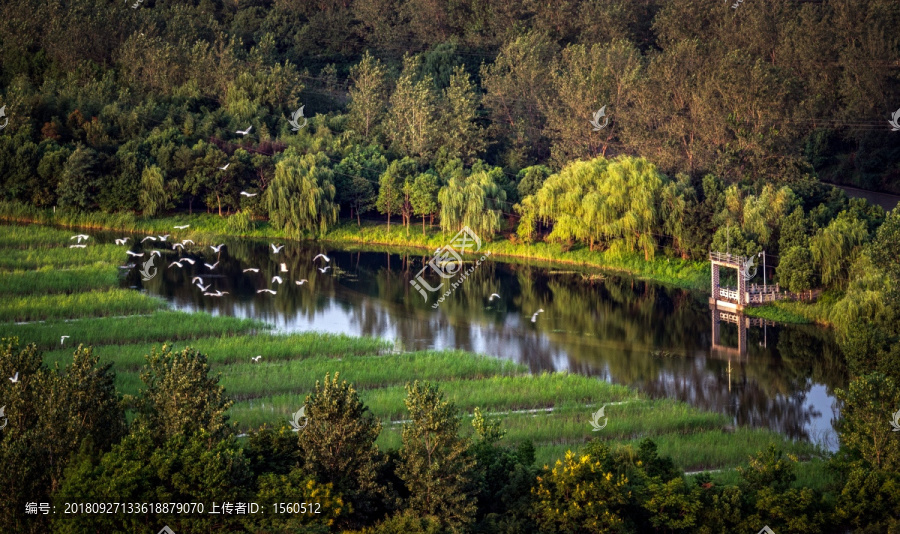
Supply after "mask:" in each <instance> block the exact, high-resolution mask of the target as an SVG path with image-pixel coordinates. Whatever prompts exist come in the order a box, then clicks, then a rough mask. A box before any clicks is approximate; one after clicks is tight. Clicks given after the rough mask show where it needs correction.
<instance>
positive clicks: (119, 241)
mask: <svg viewBox="0 0 900 534" xmlns="http://www.w3.org/2000/svg"><path fill="white" fill-rule="evenodd" d="M129 239H131V238H130V237H123V238H122V239H116V244H117V245H124V244H125V242H126V241H128V240H129Z"/></svg>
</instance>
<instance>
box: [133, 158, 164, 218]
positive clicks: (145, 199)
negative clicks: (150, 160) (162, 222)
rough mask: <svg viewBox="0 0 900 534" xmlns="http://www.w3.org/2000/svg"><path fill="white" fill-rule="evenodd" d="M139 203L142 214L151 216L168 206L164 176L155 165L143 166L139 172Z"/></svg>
mask: <svg viewBox="0 0 900 534" xmlns="http://www.w3.org/2000/svg"><path fill="white" fill-rule="evenodd" d="M140 203H141V211H143V212H144V215H149V216H151V217H152V216H154V215H157V214H159V213H161V212H162V211H163V210H165V209H166V208H167V207H168V203H169V195H168V194H167V193H166V184H165V176H164V175H163V172H162V170H161V169H160V168H159V167H157V166H156V165H153V166H152V167H145V168H144V172H143V173H141V196H140Z"/></svg>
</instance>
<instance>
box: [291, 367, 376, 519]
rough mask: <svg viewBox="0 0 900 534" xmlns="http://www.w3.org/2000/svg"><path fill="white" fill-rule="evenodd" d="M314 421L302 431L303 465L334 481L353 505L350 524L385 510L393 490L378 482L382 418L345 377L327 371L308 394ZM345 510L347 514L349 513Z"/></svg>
mask: <svg viewBox="0 0 900 534" xmlns="http://www.w3.org/2000/svg"><path fill="white" fill-rule="evenodd" d="M305 406H306V416H307V417H308V418H309V423H308V424H307V426H306V428H304V429H303V431H301V432H298V444H299V447H300V455H301V457H302V458H303V469H304V471H305V472H307V473H309V474H311V475H312V476H314V477H315V478H316V479H317V480H319V481H320V482H323V483H328V484H330V485H331V486H332V487H333V488H334V490H335V491H336V492H338V493H339V494H341V495H343V496H344V500H345V501H346V502H347V503H348V504H349V505H350V509H351V510H352V515H350V517H349V521H350V522H351V524H353V525H355V526H362V525H365V524H366V523H369V522H370V521H371V520H372V519H375V518H376V517H378V516H377V515H376V513H377V512H379V511H382V512H383V511H384V510H383V507H382V506H381V503H382V502H384V501H385V500H386V497H387V496H388V493H387V491H386V489H385V488H384V487H383V486H381V485H380V484H379V483H378V480H377V475H378V471H379V469H380V468H381V466H382V464H384V458H383V456H382V454H381V453H380V452H379V451H378V447H376V446H375V439H377V438H378V434H379V433H380V432H381V422H380V421H378V420H377V419H375V418H374V417H373V416H372V415H371V413H369V412H368V408H366V407H365V405H364V404H363V403H362V401H360V400H359V394H358V393H357V392H356V390H355V389H353V386H352V385H350V384H348V383H347V382H346V381H341V382H338V374H337V373H335V375H334V378H332V377H330V376H329V375H325V379H324V380H323V382H322V383H319V382H318V381H317V382H316V389H315V391H314V392H313V393H312V394H311V395H309V396H308V397H307V399H306V404H305ZM345 515H346V514H345Z"/></svg>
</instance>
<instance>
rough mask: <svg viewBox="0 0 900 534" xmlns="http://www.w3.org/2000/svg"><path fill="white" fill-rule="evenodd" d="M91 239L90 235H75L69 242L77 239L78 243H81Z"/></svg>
mask: <svg viewBox="0 0 900 534" xmlns="http://www.w3.org/2000/svg"><path fill="white" fill-rule="evenodd" d="M90 237H91V236H89V235H84V234H78V235H73V236H72V237H70V238H69V241H71V240H73V239H77V240H78V242H79V243H81V242H82V241H83V240H86V239H89V238H90Z"/></svg>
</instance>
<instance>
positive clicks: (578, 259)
mask: <svg viewBox="0 0 900 534" xmlns="http://www.w3.org/2000/svg"><path fill="white" fill-rule="evenodd" d="M0 220H8V221H17V222H35V223H41V224H52V225H59V226H67V227H76V228H88V229H104V230H120V231H128V232H140V233H148V234H149V233H157V234H159V233H165V232H167V231H171V229H172V227H173V226H176V225H179V226H180V225H185V224H190V225H191V226H190V228H189V229H188V230H186V231H185V234H184V236H185V237H189V238H191V239H193V240H195V241H197V242H202V243H207V244H208V243H212V242H214V241H216V240H217V239H218V238H221V237H247V238H257V239H280V240H284V239H285V238H284V235H283V233H282V232H280V231H278V230H276V229H275V228H272V227H271V226H270V225H269V224H268V222H264V221H262V222H256V223H254V224H253V225H252V228H250V229H249V230H248V229H237V228H235V227H233V225H232V224H231V223H230V222H229V221H230V220H229V218H228V217H224V218H223V217H219V216H217V215H209V214H197V215H184V214H181V215H174V216H169V217H158V218H153V219H148V218H142V217H136V216H134V215H132V214H105V213H78V212H66V211H64V210H59V211H58V212H56V213H54V212H53V211H52V210H41V209H36V208H33V207H30V206H25V205H22V204H18V203H12V202H3V201H0ZM450 237H452V236H451V235H446V234H443V233H442V232H440V230H438V229H436V228H427V229H426V235H423V234H422V227H421V226H419V225H413V226H411V227H410V231H409V235H407V232H406V229H405V228H404V227H403V226H401V225H398V224H394V225H392V226H391V230H390V232H389V231H388V230H387V225H385V224H383V223H371V222H369V223H364V225H363V226H362V227H361V228H360V227H358V226H357V225H356V224H354V223H352V222H346V223H344V224H341V225H339V226H337V227H335V228H333V229H332V230H331V231H329V232H328V233H327V234H326V235H325V236H324V237H323V240H325V241H329V242H333V243H340V244H342V245H345V246H346V245H361V246H364V247H366V248H372V247H379V246H384V247H389V248H390V249H395V250H396V249H403V248H406V249H409V248H415V249H419V250H429V251H433V250H435V249H436V248H438V247H440V246H442V245H444V244H446V242H447V240H448V239H449V238H450ZM12 244H13V245H22V244H23V243H22V242H21V241H18V242H15V243H12ZM483 250H485V251H487V250H490V251H491V253H492V255H495V256H502V257H505V258H506V259H507V261H511V262H516V261H528V262H529V263H531V264H537V265H542V264H543V265H546V266H552V265H559V264H560V263H564V264H569V265H579V266H583V267H590V268H600V269H605V270H613V271H620V272H625V273H629V274H631V275H633V276H636V277H638V278H642V279H645V280H651V281H654V282H659V283H663V284H667V285H672V286H676V287H681V288H685V289H693V290H700V291H708V290H709V283H710V281H709V280H710V278H709V276H710V275H709V267H708V264H707V263H706V262H698V261H683V260H680V259H673V258H666V257H660V256H658V257H656V258H655V259H653V260H650V261H647V260H645V259H644V257H643V256H642V255H640V254H613V253H610V252H608V251H607V252H600V251H589V250H587V248H586V247H577V248H573V249H572V250H569V251H563V250H562V248H561V247H560V245H558V244H549V243H532V244H523V243H512V242H510V241H503V240H498V241H494V242H491V243H486V244H484V248H483ZM15 253H18V254H25V255H26V258H24V260H26V261H27V267H26V268H31V269H33V268H37V267H40V265H39V264H37V263H36V262H35V261H33V259H32V258H28V257H27V255H28V254H31V253H30V252H29V251H27V250H26V251H14V254H15ZM91 254H94V255H97V256H96V260H97V261H109V260H110V258H108V257H106V255H105V254H106V253H104V255H103V256H101V255H100V254H101V253H100V252H99V251H96V250H95V251H92V252H91ZM21 260H23V258H20V257H18V256H16V257H13V258H0V268H8V266H9V265H15V264H17V262H18V261H21ZM28 260H31V261H28ZM54 260H56V261H65V255H61V254H60V255H59V257H57V258H54ZM839 297H840V295H838V294H835V293H833V292H832V293H826V294H825V295H824V296H823V297H822V298H820V299H819V301H818V302H816V303H804V302H778V303H774V304H770V305H767V306H762V307H759V308H748V309H746V310H745V313H747V315H751V316H755V317H762V318H765V319H771V320H774V321H778V322H782V323H799V324H805V323H816V324H820V325H826V326H827V325H830V324H831V321H830V318H829V310H830V308H831V305H832V304H833V303H834V302H835V301H836V300H838V299H839Z"/></svg>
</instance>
